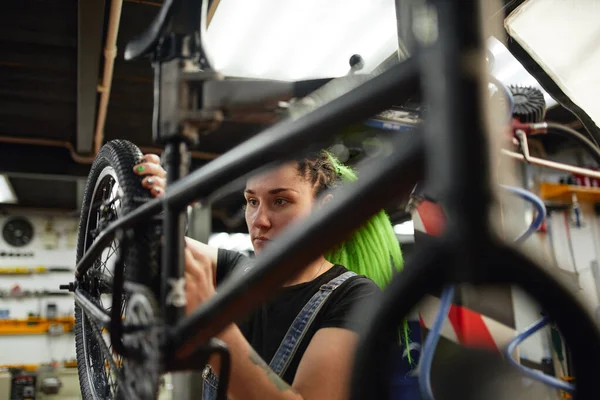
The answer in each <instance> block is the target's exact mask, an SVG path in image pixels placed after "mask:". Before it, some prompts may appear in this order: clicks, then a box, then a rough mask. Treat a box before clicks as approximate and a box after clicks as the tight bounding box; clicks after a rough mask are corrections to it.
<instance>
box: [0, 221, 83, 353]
mask: <svg viewBox="0 0 600 400" xmlns="http://www.w3.org/2000/svg"><path fill="white" fill-rule="evenodd" d="M77 227H78V218H75V217H64V216H49V215H37V214H27V213H24V214H18V215H17V214H14V215H2V216H0V228H1V229H2V235H1V237H0V294H1V295H0V336H1V337H0V365H6V364H40V363H49V362H52V361H58V362H62V361H67V360H72V359H74V358H75V344H74V335H73V333H72V332H66V333H65V332H63V333H62V334H60V326H55V327H54V328H52V331H53V332H51V333H53V334H49V333H48V332H45V333H41V334H25V332H27V331H28V330H29V331H31V330H32V329H33V328H32V327H31V324H30V326H29V327H28V326H27V325H26V324H22V323H20V324H15V323H13V322H10V323H9V321H11V320H17V319H26V318H28V317H29V316H30V315H36V316H39V317H41V318H42V321H44V319H45V318H48V317H52V316H53V315H55V316H58V317H66V320H67V321H68V320H69V319H70V318H72V316H73V311H74V303H73V296H72V295H71V294H70V293H69V292H66V293H62V291H59V285H60V284H65V283H67V282H69V281H72V280H73V270H74V266H75V251H76V240H77ZM36 269H37V270H36ZM26 272H31V273H26ZM28 292H38V293H37V294H34V295H33V296H32V294H31V293H28ZM39 292H59V293H62V295H56V294H53V293H39ZM66 326H67V329H68V328H69V324H68V323H67V324H66ZM9 328H12V329H13V330H14V331H15V332H14V333H13V334H7V333H8V330H9ZM56 328H59V329H58V330H56Z"/></svg>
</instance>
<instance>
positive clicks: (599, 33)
mask: <svg viewBox="0 0 600 400" xmlns="http://www.w3.org/2000/svg"><path fill="white" fill-rule="evenodd" d="M599 15H600V2H598V1H597V0H578V1H565V0H543V1H541V0H529V1H526V2H524V3H523V4H522V5H521V6H519V7H518V8H517V9H516V10H515V11H513V12H512V13H511V15H509V16H508V18H507V19H506V21H505V26H506V29H507V31H508V33H509V34H510V36H511V37H512V38H513V39H514V40H516V41H517V42H518V43H519V44H520V45H521V47H523V49H524V50H525V51H527V53H528V54H529V55H530V56H531V57H532V58H533V59H534V60H535V61H536V62H537V63H538V64H539V65H540V67H541V68H543V69H544V71H545V72H546V73H547V74H548V75H549V76H550V77H551V78H552V80H553V81H554V82H555V83H556V84H557V85H558V86H559V87H560V88H561V90H562V91H563V92H564V93H565V94H566V95H567V96H568V97H569V98H570V100H571V101H572V102H573V103H575V104H577V105H578V106H579V107H580V108H581V109H582V110H583V111H585V113H586V114H588V115H589V116H590V118H591V119H592V120H594V121H595V123H596V125H600V103H599V102H598V93H599V92H600V74H599V73H598V71H600V46H599V45H598V37H600V24H599V23H598V16H599Z"/></svg>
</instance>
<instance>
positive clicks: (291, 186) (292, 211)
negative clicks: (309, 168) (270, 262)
mask: <svg viewBox="0 0 600 400" xmlns="http://www.w3.org/2000/svg"><path fill="white" fill-rule="evenodd" d="M244 197H245V198H246V224H247V225H248V232H249V233H250V238H251V239H252V245H253V246H254V251H255V253H256V254H258V253H260V251H261V250H262V249H263V248H264V247H265V246H266V245H267V244H268V242H269V240H272V239H274V238H275V237H276V236H277V235H278V234H279V233H280V232H281V231H283V230H284V229H285V228H286V227H287V226H288V225H289V224H290V223H291V222H292V221H295V220H296V219H298V218H304V217H306V216H308V215H309V214H310V213H311V211H312V208H313V206H314V203H315V197H314V188H313V186H312V184H311V183H310V182H309V181H308V180H306V179H304V178H303V177H301V176H300V175H299V174H298V170H297V164H296V163H289V164H284V165H282V166H280V167H278V168H276V169H273V170H271V171H269V172H266V173H264V174H262V175H259V176H256V177H253V178H250V179H249V180H248V182H247V183H246V190H245V191H244Z"/></svg>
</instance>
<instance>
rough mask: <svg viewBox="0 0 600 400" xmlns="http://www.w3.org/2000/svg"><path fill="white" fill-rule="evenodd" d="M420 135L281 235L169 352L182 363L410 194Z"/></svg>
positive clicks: (418, 166) (188, 324)
mask: <svg viewBox="0 0 600 400" xmlns="http://www.w3.org/2000/svg"><path fill="white" fill-rule="evenodd" d="M419 133H420V132H419V131H415V132H414V133H406V134H403V135H401V136H399V137H396V138H395V139H394V146H393V147H394V152H393V153H392V154H390V155H389V156H387V157H381V158H380V159H379V160H377V162H374V163H373V164H372V165H370V166H369V167H365V168H364V169H363V170H362V171H361V177H360V179H359V180H358V181H357V182H355V183H353V184H352V185H350V186H349V187H346V188H342V189H340V190H339V192H335V194H334V198H333V200H332V201H331V202H330V203H328V205H327V207H324V208H322V209H320V210H318V211H315V213H314V214H313V215H311V217H309V218H308V219H307V220H305V221H302V222H300V223H298V224H295V225H293V226H291V227H290V228H289V229H288V230H286V231H285V232H283V233H281V235H280V237H278V238H277V240H276V241H274V242H273V243H271V244H270V245H269V248H268V249H265V251H264V252H263V253H262V254H261V255H260V257H259V258H257V263H256V265H255V266H254V267H253V268H252V269H251V270H250V271H249V272H247V273H245V274H244V276H243V277H240V276H238V277H236V278H237V279H231V280H228V281H225V282H223V283H222V284H221V285H220V286H219V290H218V291H217V293H216V294H215V296H214V297H212V298H211V299H209V300H208V301H207V302H206V303H204V304H203V305H202V306H200V307H199V308H198V309H197V310H196V311H194V312H193V313H192V314H191V315H190V316H189V317H186V318H184V319H183V320H181V322H180V323H179V324H178V325H177V326H176V328H175V329H174V330H173V331H172V332H171V334H172V336H171V338H170V342H171V343H172V346H173V347H174V348H173V349H168V350H167V351H166V354H173V353H176V355H175V356H176V357H177V358H179V359H185V357H187V356H189V355H191V354H193V352H194V350H195V348H196V347H197V346H198V345H201V344H202V343H205V342H206V341H207V340H208V339H209V338H210V337H212V336H214V335H216V334H218V333H219V332H220V331H221V330H222V329H223V328H224V327H226V326H227V325H228V324H230V323H232V322H233V321H235V320H237V318H239V317H241V316H243V315H244V314H245V313H246V312H248V311H250V310H252V308H253V307H255V306H257V305H259V304H260V303H261V302H262V301H264V300H266V299H268V298H269V296H271V295H274V294H275V289H277V288H279V287H281V285H282V284H283V283H284V282H285V281H286V280H287V279H289V278H290V277H291V276H293V275H294V274H295V273H297V272H298V271H299V270H300V269H302V268H303V267H304V266H306V265H307V264H308V263H309V262H311V261H313V260H315V259H316V258H317V257H318V256H319V255H321V254H323V253H324V252H326V251H328V250H330V249H331V248H332V247H334V246H335V245H337V244H338V243H340V242H341V241H343V240H344V239H345V238H346V237H347V236H348V235H349V234H351V232H353V231H354V230H356V229H357V228H359V227H360V226H361V225H362V224H363V223H364V222H365V221H367V220H368V218H369V217H370V216H372V215H373V214H375V213H376V212H378V211H379V210H381V209H382V208H384V207H385V206H386V205H387V204H388V203H389V202H390V201H391V200H393V199H394V197H395V196H399V195H401V194H405V193H408V192H410V190H411V189H412V187H413V186H414V185H415V183H416V182H417V181H418V180H419V179H421V178H422V177H423V174H424V169H423V152H422V138H421V135H420V134H419ZM349 216H351V217H349Z"/></svg>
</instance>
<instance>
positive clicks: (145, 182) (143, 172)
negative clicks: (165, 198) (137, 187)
mask: <svg viewBox="0 0 600 400" xmlns="http://www.w3.org/2000/svg"><path fill="white" fill-rule="evenodd" d="M133 172H135V173H136V174H137V175H140V176H144V179H142V186H144V187H145V188H146V189H148V190H150V193H151V194H152V196H154V197H160V196H162V195H163V194H164V193H165V186H166V185H167V180H166V176H167V172H166V171H165V170H164V169H163V167H162V166H161V165H160V157H159V156H157V155H156V154H144V156H143V157H142V158H141V159H140V160H139V161H138V163H137V164H136V165H135V166H134V167H133Z"/></svg>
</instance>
